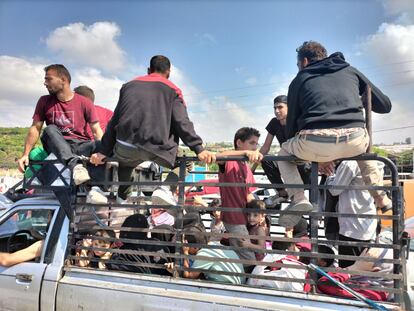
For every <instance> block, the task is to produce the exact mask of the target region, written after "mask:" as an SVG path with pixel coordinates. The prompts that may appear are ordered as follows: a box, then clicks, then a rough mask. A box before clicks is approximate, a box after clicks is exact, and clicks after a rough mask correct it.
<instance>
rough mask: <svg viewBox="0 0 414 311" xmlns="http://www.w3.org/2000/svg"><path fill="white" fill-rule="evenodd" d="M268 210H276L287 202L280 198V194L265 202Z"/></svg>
mask: <svg viewBox="0 0 414 311" xmlns="http://www.w3.org/2000/svg"><path fill="white" fill-rule="evenodd" d="M264 202H265V204H266V207H267V208H274V207H275V206H276V205H279V204H281V203H285V202H287V199H286V198H285V197H280V196H279V195H278V194H275V195H272V196H270V197H268V198H267V199H266V200H265V201H264Z"/></svg>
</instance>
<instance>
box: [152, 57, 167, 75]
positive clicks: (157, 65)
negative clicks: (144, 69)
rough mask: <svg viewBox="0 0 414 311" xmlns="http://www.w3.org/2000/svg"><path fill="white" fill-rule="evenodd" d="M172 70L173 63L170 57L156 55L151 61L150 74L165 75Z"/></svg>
mask: <svg viewBox="0 0 414 311" xmlns="http://www.w3.org/2000/svg"><path fill="white" fill-rule="evenodd" d="M170 68H171V63H170V60H169V59H168V57H166V56H163V55H155V56H153V57H152V58H151V61H150V72H151V73H153V72H159V73H165V72H167V71H168V70H170Z"/></svg>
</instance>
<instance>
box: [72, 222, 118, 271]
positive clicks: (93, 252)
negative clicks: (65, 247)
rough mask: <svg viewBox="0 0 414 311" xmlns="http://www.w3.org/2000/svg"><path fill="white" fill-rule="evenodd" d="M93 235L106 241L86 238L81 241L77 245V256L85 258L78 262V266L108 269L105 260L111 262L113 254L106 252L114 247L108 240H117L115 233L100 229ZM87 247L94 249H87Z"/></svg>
mask: <svg viewBox="0 0 414 311" xmlns="http://www.w3.org/2000/svg"><path fill="white" fill-rule="evenodd" d="M92 235H93V236H98V237H102V238H104V239H102V240H101V239H97V238H86V239H83V240H82V241H79V242H78V243H77V246H78V249H77V250H76V256H77V257H83V258H82V259H79V260H77V263H76V264H77V265H79V266H80V267H90V268H98V269H106V263H105V261H103V260H109V259H110V258H111V255H112V253H111V252H109V251H107V250H106V249H109V248H111V245H112V242H111V241H110V240H107V239H115V232H113V231H112V230H108V229H99V230H97V231H95V233H93V234H92ZM80 246H82V248H81V247H80ZM87 247H88V248H92V249H86V248H87Z"/></svg>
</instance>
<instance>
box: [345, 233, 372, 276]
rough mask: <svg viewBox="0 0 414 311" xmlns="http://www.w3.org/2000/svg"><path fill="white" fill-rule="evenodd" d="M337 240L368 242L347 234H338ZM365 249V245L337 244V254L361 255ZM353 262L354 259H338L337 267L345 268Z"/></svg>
mask: <svg viewBox="0 0 414 311" xmlns="http://www.w3.org/2000/svg"><path fill="white" fill-rule="evenodd" d="M338 237H339V241H351V242H366V243H369V242H370V241H364V240H356V239H353V238H349V237H347V236H344V235H341V234H339V235H338ZM364 249H365V247H359V246H347V245H339V246H338V254H339V255H350V256H359V255H361V253H362V251H363V250H364ZM354 263H355V260H344V259H339V267H341V268H346V267H349V266H351V265H353V264H354Z"/></svg>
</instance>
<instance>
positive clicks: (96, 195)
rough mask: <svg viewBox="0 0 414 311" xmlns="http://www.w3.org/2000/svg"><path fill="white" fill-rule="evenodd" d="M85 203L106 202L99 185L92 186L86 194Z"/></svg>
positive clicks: (106, 199)
mask: <svg viewBox="0 0 414 311" xmlns="http://www.w3.org/2000/svg"><path fill="white" fill-rule="evenodd" d="M86 203H92V204H107V203H108V198H107V197H106V196H105V192H103V191H102V190H101V189H100V188H99V187H92V189H91V190H90V191H89V192H88V195H87V196H86Z"/></svg>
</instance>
